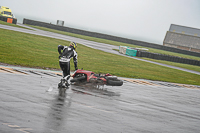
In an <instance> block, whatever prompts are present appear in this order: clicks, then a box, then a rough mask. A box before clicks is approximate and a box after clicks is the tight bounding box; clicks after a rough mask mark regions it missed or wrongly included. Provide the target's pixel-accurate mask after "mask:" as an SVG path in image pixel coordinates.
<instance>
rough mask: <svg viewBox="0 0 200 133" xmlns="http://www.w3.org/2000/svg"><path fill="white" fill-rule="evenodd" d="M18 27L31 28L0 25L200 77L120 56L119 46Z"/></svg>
mask: <svg viewBox="0 0 200 133" xmlns="http://www.w3.org/2000/svg"><path fill="white" fill-rule="evenodd" d="M18 25H19V26H22V27H25V28H29V29H30V30H29V29H25V28H18V27H13V26H7V25H2V24H0V28H2V29H8V30H13V31H18V32H23V33H29V34H34V35H40V36H45V37H51V38H56V39H61V40H67V41H74V42H77V43H80V44H83V45H85V46H87V47H91V48H94V49H98V50H101V51H104V52H108V53H113V54H117V55H121V56H126V57H128V58H132V59H135V60H140V61H145V62H149V63H153V64H157V65H161V66H164V67H169V68H173V69H177V70H181V71H185V72H189V73H194V74H198V75H200V72H197V71H193V70H188V69H184V68H180V67H175V66H171V65H166V64H162V63H158V62H154V61H149V60H144V59H141V58H137V57H131V56H127V55H123V54H120V53H119V52H117V51H115V50H113V49H119V46H114V45H110V44H105V43H98V42H94V41H88V40H84V39H80V38H76V37H71V36H66V35H61V34H57V33H53V32H48V31H43V30H39V29H36V28H32V27H30V26H26V25H23V24H20V23H18Z"/></svg>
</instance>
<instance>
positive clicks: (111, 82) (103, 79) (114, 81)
mask: <svg viewBox="0 0 200 133" xmlns="http://www.w3.org/2000/svg"><path fill="white" fill-rule="evenodd" d="M72 77H73V79H71V80H70V82H71V83H75V84H84V83H92V84H96V85H108V86H122V85H123V81H122V80H120V79H118V78H117V76H112V75H110V74H109V73H107V74H103V75H102V74H95V73H94V72H92V71H87V70H81V69H78V70H76V71H75V72H74V74H73V75H72Z"/></svg>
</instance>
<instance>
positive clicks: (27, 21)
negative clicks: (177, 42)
mask: <svg viewBox="0 0 200 133" xmlns="http://www.w3.org/2000/svg"><path fill="white" fill-rule="evenodd" d="M23 24H29V25H35V26H41V27H46V28H51V29H55V30H61V31H66V32H70V33H75V34H81V35H85V36H91V37H96V38H102V39H108V40H112V41H118V42H122V43H129V44H134V45H138V46H143V47H149V48H155V49H161V50H166V51H171V52H176V53H181V54H187V55H192V56H197V57H200V53H197V52H192V51H187V50H182V49H177V48H172V47H168V46H163V45H159V44H154V43H148V42H142V41H137V40H132V39H127V38H122V37H117V36H112V35H107V34H102V33H96V32H90V31H84V30H79V29H74V28H69V27H64V26H59V25H54V24H50V23H45V22H40V21H35V20H30V19H26V18H24V20H23Z"/></svg>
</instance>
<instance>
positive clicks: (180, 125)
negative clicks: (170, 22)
mask: <svg viewBox="0 0 200 133" xmlns="http://www.w3.org/2000/svg"><path fill="white" fill-rule="evenodd" d="M18 70H19V71H21V72H24V73H20V72H18V73H17V72H16V73H11V72H3V71H2V72H0V114H1V118H0V133H1V132H2V133H4V132H12V133H65V132H70V133H76V132H81V133H94V132H95V133H102V132H105V133H110V132H114V133H121V132H125V133H133V132H140V133H141V132H142V133H143V132H144V133H145V132H154V133H160V132H162V133H168V132H181V133H189V132H191V133H194V132H195V133H196V132H200V128H199V124H200V89H199V88H198V86H196V87H195V88H194V87H193V88H187V86H186V87H184V86H180V85H177V86H176V85H174V84H172V83H163V82H159V83H158V82H151V81H146V80H145V81H142V80H140V81H139V80H138V81H136V80H135V79H132V80H130V79H126V80H124V85H123V86H121V87H112V86H104V87H100V88H99V89H97V88H94V87H91V86H90V85H81V86H75V85H71V86H70V87H69V89H67V90H66V94H65V96H59V95H58V88H57V84H58V82H59V81H60V78H61V77H60V76H59V75H57V74H53V73H51V72H46V71H45V72H41V71H35V70H33V71H32V72H30V71H28V70H22V69H18ZM8 71H12V70H8ZM144 83H145V84H144Z"/></svg>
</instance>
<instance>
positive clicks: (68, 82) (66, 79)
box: [64, 75, 70, 86]
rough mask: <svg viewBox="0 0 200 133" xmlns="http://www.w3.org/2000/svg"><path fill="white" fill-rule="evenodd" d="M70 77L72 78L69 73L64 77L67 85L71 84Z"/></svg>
mask: <svg viewBox="0 0 200 133" xmlns="http://www.w3.org/2000/svg"><path fill="white" fill-rule="evenodd" d="M69 78H70V75H67V76H65V77H64V79H65V85H66V86H70V81H69Z"/></svg>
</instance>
